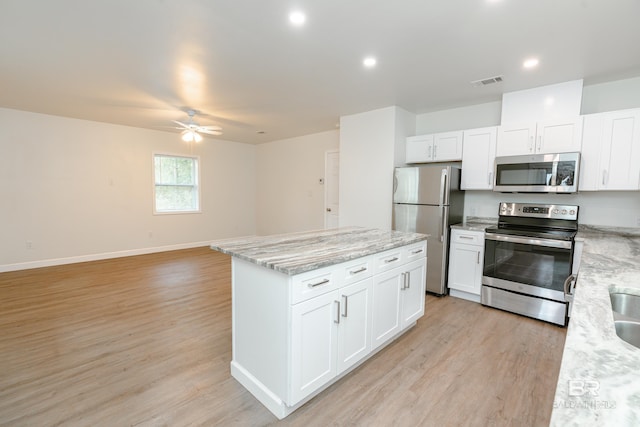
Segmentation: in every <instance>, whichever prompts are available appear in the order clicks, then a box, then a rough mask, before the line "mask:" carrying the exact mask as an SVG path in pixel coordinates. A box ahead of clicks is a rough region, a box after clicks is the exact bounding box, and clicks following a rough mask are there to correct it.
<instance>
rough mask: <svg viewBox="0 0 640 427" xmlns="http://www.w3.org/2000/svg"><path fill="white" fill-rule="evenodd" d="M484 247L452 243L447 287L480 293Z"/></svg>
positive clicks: (475, 293)
mask: <svg viewBox="0 0 640 427" xmlns="http://www.w3.org/2000/svg"><path fill="white" fill-rule="evenodd" d="M483 252H484V247H483V246H476V245H465V244H461V243H454V244H452V245H451V255H450V257H449V288H450V289H456V290H458V291H463V292H468V293H470V294H474V295H480V286H481V282H482V264H483V262H484V260H483V256H484V254H483Z"/></svg>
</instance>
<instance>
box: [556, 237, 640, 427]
mask: <svg viewBox="0 0 640 427" xmlns="http://www.w3.org/2000/svg"><path fill="white" fill-rule="evenodd" d="M578 239H581V240H584V249H583V253H582V259H581V263H580V270H579V273H578V280H577V285H576V290H575V296H574V301H573V308H572V311H571V320H570V321H569V326H568V328H567V337H566V341H565V348H564V353H563V355H562V365H561V367H560V373H559V376H558V384H557V388H556V395H555V400H554V404H553V412H552V414H551V423H550V425H551V426H554V427H555V426H558V427H560V426H562V427H566V426H587V425H589V426H591V425H599V426H638V425H640V348H637V347H634V346H632V345H631V344H628V343H627V342H625V341H623V340H622V339H620V338H619V337H618V336H617V335H616V330H615V327H614V323H613V310H612V307H611V301H610V297H609V295H610V292H622V293H630V294H635V295H640V261H639V260H640V229H617V228H611V227H589V226H580V229H579V232H578V236H577V237H576V240H578Z"/></svg>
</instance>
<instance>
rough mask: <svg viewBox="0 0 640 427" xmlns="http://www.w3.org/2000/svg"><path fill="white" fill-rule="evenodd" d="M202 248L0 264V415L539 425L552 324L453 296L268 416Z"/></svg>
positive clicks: (225, 284)
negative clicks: (237, 371) (240, 359)
mask: <svg viewBox="0 0 640 427" xmlns="http://www.w3.org/2000/svg"><path fill="white" fill-rule="evenodd" d="M230 280H231V267H230V258H229V257H228V256H226V255H222V254H219V253H217V252H213V251H211V250H209V249H208V248H196V249H188V250H182V251H173V252H165V253H160V254H150V255H141V256H136V257H128V258H119V259H112V260H104V261H95V262H89V263H81V264H72V265H67V266H56V267H48V268H41V269H34V270H25V271H17V272H9V273H2V274H0V343H1V344H0V425H3V426H4V425H69V426H76V425H78V426H79V425H136V426H137V425H140V426H142V425H172V426H179V425H252V426H260V425H269V424H282V425H300V426H302V425H304V426H314V425H318V426H320V425H322V426H324V425H330V424H331V425H470V426H473V425H478V426H485V425H530V426H537V425H548V422H549V418H550V415H551V408H552V403H553V396H554V391H555V383H556V380H557V375H558V371H559V368H560V360H561V356H562V348H563V345H564V337H565V329H562V328H559V327H557V326H554V325H551V324H547V323H543V322H540V321H536V320H533V319H527V318H524V317H520V316H516V315H514V314H511V313H506V312H502V311H499V310H495V309H491V308H487V307H483V306H481V305H479V304H476V303H472V302H469V301H464V300H460V299H456V298H453V297H445V298H437V297H432V296H427V301H426V315H425V316H424V317H423V318H422V319H420V320H419V321H418V324H417V326H416V327H414V328H413V329H412V330H410V331H409V332H408V333H407V334H405V335H403V336H402V337H401V338H400V339H398V341H397V342H395V343H393V344H391V345H390V346H389V347H387V348H386V349H384V350H383V351H381V352H380V353H378V354H377V355H375V356H374V357H373V358H372V359H371V360H369V361H368V362H366V363H365V364H364V365H362V366H361V367H359V368H358V369H356V370H355V371H354V372H352V373H351V374H350V375H348V376H347V377H345V378H344V379H342V380H341V381H339V382H338V383H337V384H334V385H332V386H331V387H329V388H328V389H327V390H325V391H324V392H323V393H321V394H320V395H318V396H317V397H316V398H315V399H313V400H311V401H310V402H309V403H307V404H306V405H305V406H303V407H302V408H300V409H299V410H298V411H296V412H295V413H293V414H292V415H290V416H289V417H287V418H286V419H285V420H283V421H280V422H278V421H277V419H276V418H275V417H274V416H273V415H272V414H271V413H270V412H269V411H267V409H265V408H264V407H263V406H262V405H261V404H260V403H259V402H258V401H257V400H256V399H254V398H253V396H251V394H250V393H248V392H247V391H246V390H245V389H244V388H243V387H242V386H240V385H239V384H238V383H237V382H236V381H235V380H234V379H233V378H231V376H230V374H229V362H230V361H231V286H230Z"/></svg>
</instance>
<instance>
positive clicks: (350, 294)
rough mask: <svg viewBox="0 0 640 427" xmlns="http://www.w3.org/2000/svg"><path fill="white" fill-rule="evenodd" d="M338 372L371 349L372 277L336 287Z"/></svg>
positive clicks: (355, 361)
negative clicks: (337, 301) (338, 307)
mask: <svg viewBox="0 0 640 427" xmlns="http://www.w3.org/2000/svg"><path fill="white" fill-rule="evenodd" d="M340 299H341V305H340V324H339V326H338V367H337V369H338V374H340V373H341V372H343V371H344V370H346V369H347V368H349V367H351V366H353V365H354V364H355V363H357V362H358V361H359V360H361V359H362V358H364V357H365V356H366V355H367V354H369V352H371V314H372V310H371V303H372V300H373V278H368V279H365V280H362V281H360V282H356V283H354V284H352V285H349V286H346V287H344V288H342V289H340Z"/></svg>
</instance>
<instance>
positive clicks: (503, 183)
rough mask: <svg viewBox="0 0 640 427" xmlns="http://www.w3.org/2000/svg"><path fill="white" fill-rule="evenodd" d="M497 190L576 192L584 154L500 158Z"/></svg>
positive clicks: (496, 176)
mask: <svg viewBox="0 0 640 427" xmlns="http://www.w3.org/2000/svg"><path fill="white" fill-rule="evenodd" d="M494 172H495V173H494V175H493V176H494V177H495V180H494V183H493V191H501V192H510V193H515V192H518V193H575V192H577V191H578V176H579V175H580V153H558V154H532V155H521V156H504V157H496V163H495V171H494Z"/></svg>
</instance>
